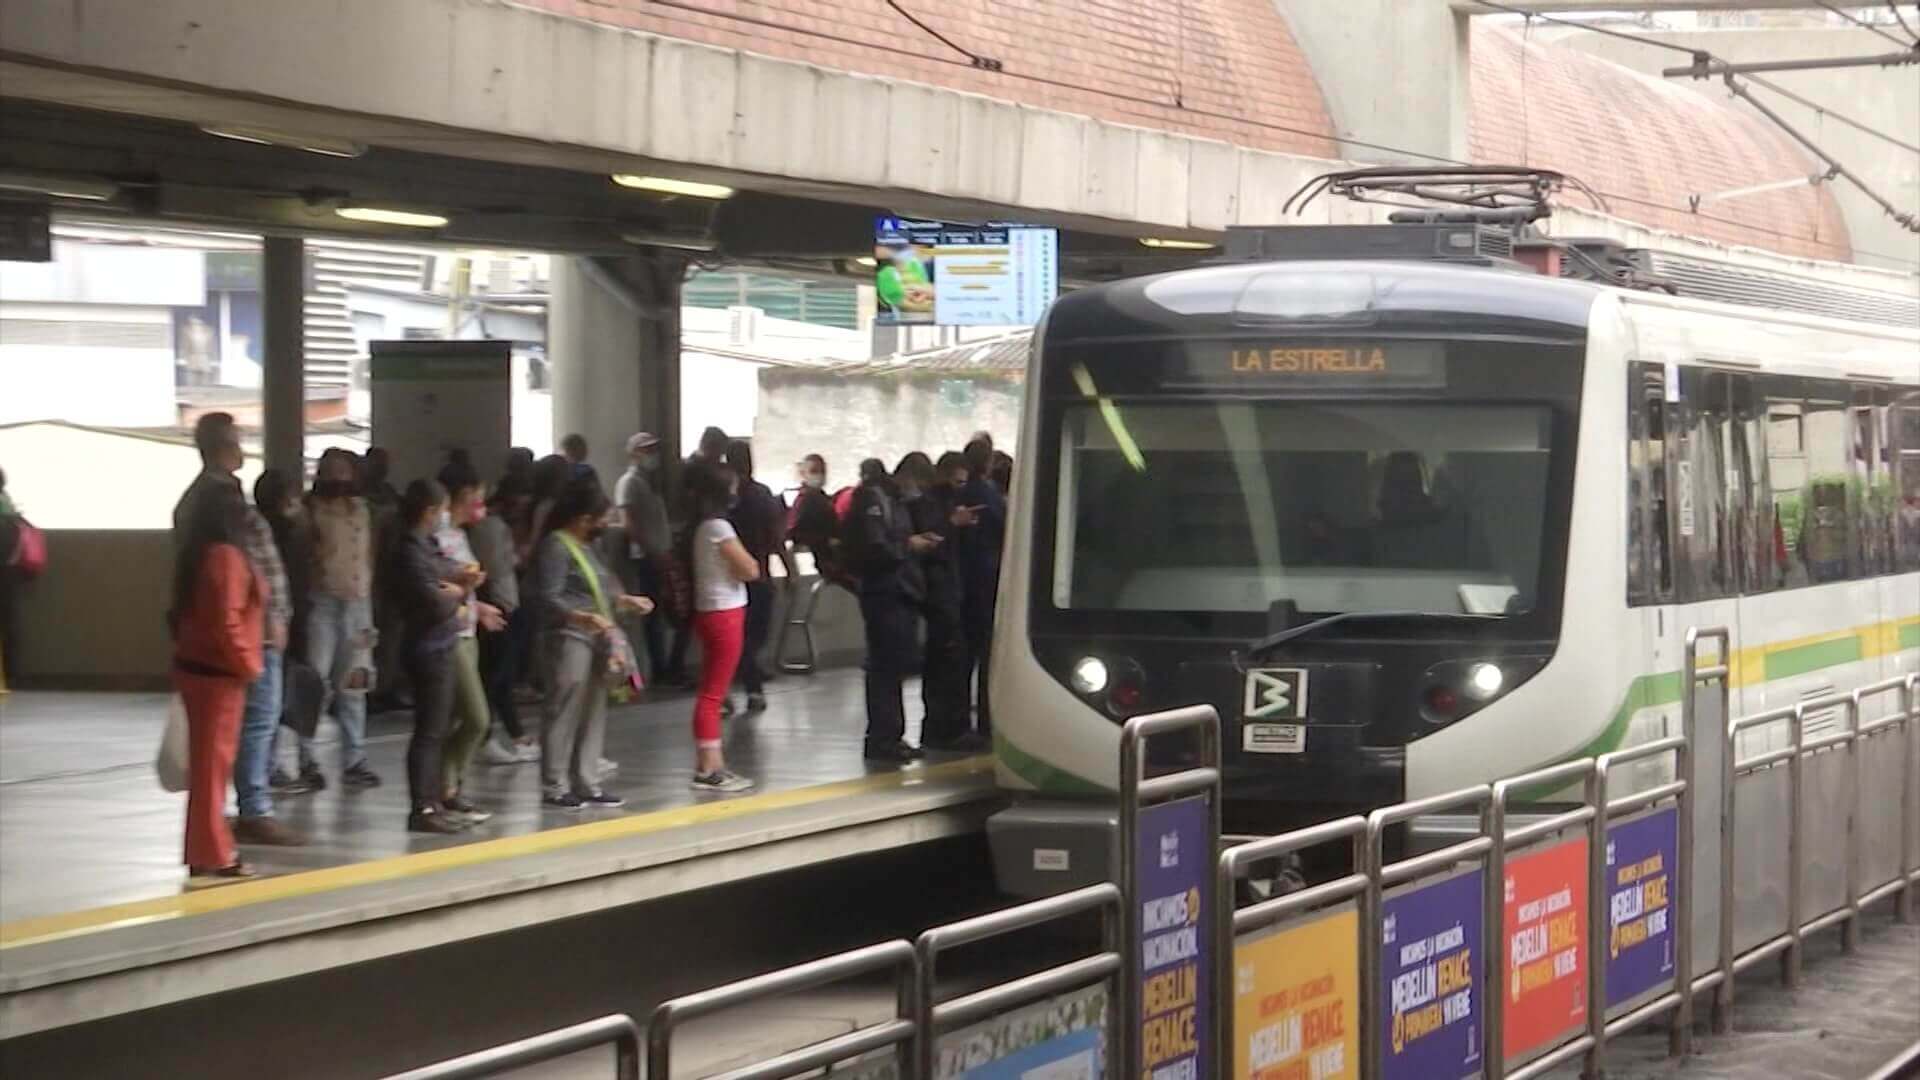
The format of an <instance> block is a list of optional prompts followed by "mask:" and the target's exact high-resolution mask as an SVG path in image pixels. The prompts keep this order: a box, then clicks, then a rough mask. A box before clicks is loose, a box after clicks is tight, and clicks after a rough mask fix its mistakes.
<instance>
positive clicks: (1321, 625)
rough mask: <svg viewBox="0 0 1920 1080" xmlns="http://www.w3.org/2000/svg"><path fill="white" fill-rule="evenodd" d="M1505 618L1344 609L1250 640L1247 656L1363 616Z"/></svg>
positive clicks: (1373, 617)
mask: <svg viewBox="0 0 1920 1080" xmlns="http://www.w3.org/2000/svg"><path fill="white" fill-rule="evenodd" d="M1503 617H1504V616H1500V615H1476V614H1470V613H1467V612H1462V611H1341V612H1336V613H1334V614H1332V615H1328V616H1325V617H1323V618H1319V619H1315V620H1313V621H1312V622H1305V623H1301V624H1300V625H1299V626H1289V627H1287V628H1286V629H1285V630H1276V631H1274V632H1273V633H1271V634H1268V635H1267V636H1266V637H1263V638H1259V639H1257V640H1255V641H1253V642H1250V643H1249V644H1248V645H1247V651H1246V655H1247V656H1249V657H1253V656H1259V655H1260V654H1261V653H1265V652H1271V651H1273V650H1274V649H1277V648H1279V647H1280V646H1282V645H1285V644H1286V643H1287V642H1289V641H1294V640H1297V639H1299V638H1303V637H1306V636H1307V635H1308V634H1315V633H1319V632H1320V631H1321V630H1325V629H1326V628H1327V627H1329V626H1335V625H1338V624H1339V623H1343V622H1352V621H1356V620H1360V619H1469V620H1472V621H1474V622H1483V621H1486V620H1489V619H1499V618H1503Z"/></svg>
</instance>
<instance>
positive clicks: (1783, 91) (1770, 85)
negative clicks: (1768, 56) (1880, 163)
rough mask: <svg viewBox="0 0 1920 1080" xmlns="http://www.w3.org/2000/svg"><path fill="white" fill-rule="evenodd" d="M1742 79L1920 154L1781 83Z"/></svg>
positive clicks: (1753, 77)
mask: <svg viewBox="0 0 1920 1080" xmlns="http://www.w3.org/2000/svg"><path fill="white" fill-rule="evenodd" d="M1741 78H1743V79H1745V80H1747V81H1748V82H1750V83H1752V84H1754V85H1755V86H1762V87H1765V88H1766V89H1768V90H1771V91H1773V92H1774V93H1776V94H1779V95H1780V96H1781V97H1783V98H1786V99H1787V100H1788V101H1791V102H1793V103H1794V104H1795V105H1799V106H1801V107H1802V108H1807V109H1812V110H1813V111H1814V112H1816V113H1818V114H1819V115H1820V116H1821V117H1822V118H1825V117H1832V118H1833V119H1834V120H1837V121H1839V122H1840V123H1842V124H1845V125H1847V126H1848V127H1850V128H1852V129H1854V130H1855V131H1858V132H1860V133H1861V134H1863V135H1871V136H1873V137H1874V138H1876V139H1879V140H1881V141H1882V142H1885V143H1889V144H1891V145H1893V146H1897V147H1899V148H1900V149H1902V150H1905V151H1907V152H1908V153H1913V154H1920V146H1915V145H1914V144H1913V143H1910V142H1907V141H1906V140H1904V139H1901V138H1898V137H1896V136H1893V135H1889V134H1887V133H1886V132H1884V131H1880V130H1878V129H1877V128H1871V127H1868V126H1867V125H1865V124H1863V123H1861V122H1860V121H1858V120H1855V119H1853V118H1852V117H1849V116H1846V115H1844V114H1842V113H1837V112H1834V111H1833V110H1831V109H1829V108H1827V107H1826V106H1825V105H1822V104H1820V103H1819V102H1816V101H1810V100H1808V99H1807V98H1804V97H1802V96H1800V95H1799V94H1796V93H1794V92H1793V91H1791V90H1789V89H1787V88H1786V87H1784V86H1781V85H1780V84H1779V83H1777V82H1774V81H1773V80H1772V79H1763V78H1761V77H1760V76H1758V75H1743V76H1741Z"/></svg>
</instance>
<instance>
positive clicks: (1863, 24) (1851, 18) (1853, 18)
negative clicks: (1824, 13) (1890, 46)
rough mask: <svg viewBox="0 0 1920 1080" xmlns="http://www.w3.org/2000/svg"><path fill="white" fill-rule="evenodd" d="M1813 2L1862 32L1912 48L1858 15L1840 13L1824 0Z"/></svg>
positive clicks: (1840, 11)
mask: <svg viewBox="0 0 1920 1080" xmlns="http://www.w3.org/2000/svg"><path fill="white" fill-rule="evenodd" d="M1813 2H1814V3H1816V4H1819V5H1820V6H1821V7H1823V8H1825V9H1827V10H1828V11H1831V12H1833V13H1834V14H1835V15H1838V16H1840V17H1841V18H1843V19H1845V20H1847V21H1848V22H1850V23H1852V24H1853V25H1855V26H1857V27H1859V28H1860V29H1862V30H1871V31H1872V32H1874V33H1876V34H1879V35H1880V36H1881V37H1883V38H1886V39H1887V40H1888V41H1891V42H1893V43H1894V44H1895V45H1898V46H1900V47H1901V48H1903V49H1911V48H1913V47H1914V43H1913V42H1911V41H1904V40H1902V39H1901V38H1900V37H1899V36H1898V35H1896V34H1892V33H1889V32H1888V31H1887V29H1886V28H1885V27H1883V26H1876V25H1875V24H1873V23H1870V22H1868V21H1867V20H1865V19H1863V18H1861V17H1860V16H1858V15H1855V14H1854V13H1852V12H1850V11H1842V10H1840V9H1839V8H1837V7H1835V6H1834V5H1832V4H1829V3H1827V2H1826V0H1813ZM1899 13H1900V12H1899V10H1898V9H1895V11H1894V14H1895V15H1898V14H1899Z"/></svg>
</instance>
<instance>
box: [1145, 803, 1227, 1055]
mask: <svg viewBox="0 0 1920 1080" xmlns="http://www.w3.org/2000/svg"><path fill="white" fill-rule="evenodd" d="M1212 824H1213V814H1212V810H1211V808H1210V807H1209V806H1208V805H1207V800H1206V799H1204V798H1193V799H1180V800H1177V801H1175V802H1168V803H1159V804H1157V805H1154V806H1148V807H1143V808H1142V809H1141V810H1140V820H1139V833H1138V844H1139V849H1138V850H1137V851H1136V852H1135V853H1134V858H1135V862H1134V867H1135V869H1134V873H1135V875H1136V881H1135V889H1134V893H1133V895H1134V896H1135V897H1136V898H1137V901H1138V903H1139V904H1140V949H1139V952H1138V954H1137V955H1138V956H1139V957H1140V1001H1139V1008H1140V1067H1141V1073H1142V1077H1141V1080H1205V1078H1206V1077H1209V1076H1211V1073H1210V1072H1209V1071H1208V1069H1209V1065H1208V1058H1209V1056H1210V1055H1209V1054H1208V1047H1207V1044H1208V1042H1209V1041H1210V1039H1209V1036H1210V1033H1211V1029H1210V1024H1211V1022H1212V1021H1211V1019H1210V1017H1211V1015H1212V1012H1211V1007H1210V1002H1209V1000H1208V999H1209V997H1210V996H1211V993H1212V979H1211V977H1210V976H1209V975H1208V972H1209V971H1211V970H1212V969H1211V968H1210V967H1209V965H1208V957H1207V952H1208V940H1207V939H1208V937H1209V936H1210V935H1209V934H1208V930H1207V928H1208V927H1210V926H1212V925H1213V924H1212V922H1211V921H1210V920H1211V918H1212V915H1211V908H1212V904H1211V903H1210V899H1209V893H1211V892H1212V888H1211V886H1212V880H1213V873H1212V871H1213V835H1212V834H1213V829H1212Z"/></svg>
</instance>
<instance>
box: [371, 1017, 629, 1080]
mask: <svg viewBox="0 0 1920 1080" xmlns="http://www.w3.org/2000/svg"><path fill="white" fill-rule="evenodd" d="M608 1043H612V1044H613V1055H614V1058H613V1062H614V1064H613V1075H614V1077H615V1078H616V1080H640V1028H639V1027H638V1025H636V1024H634V1022H633V1018H632V1017H630V1016H627V1015H625V1014H624V1013H621V1014H616V1015H613V1016H602V1017H600V1018H599V1019H598V1020H588V1021H587V1022H585V1023H583V1024H575V1025H573V1026H572V1027H563V1028H561V1029H559V1030H558V1031H549V1032H546V1033H545V1034H541V1035H535V1036H533V1037H532V1038H527V1039H521V1040H520V1041H518V1042H510V1043H507V1044H506V1045H504V1046H496V1047H493V1048H492V1049H490V1050H479V1051H475V1052H474V1053H471V1054H467V1055H465V1056H462V1057H457V1058H454V1059H452V1060H450V1061H442V1062H440V1063H439V1064H437V1065H427V1066H424V1067H422V1068H418V1069H414V1070H412V1071H411V1072H404V1073H400V1074H398V1075H395V1076H392V1077H389V1078H388V1080H476V1078H478V1077H483V1076H498V1075H499V1074H501V1073H503V1072H506V1071H507V1070H509V1069H520V1068H525V1067H526V1066H528V1065H538V1064H540V1063H541V1062H545V1061H552V1060H554V1059H555V1058H563V1057H566V1056H567V1055H568V1054H577V1053H579V1052H580V1051H582V1050H591V1049H593V1048H594V1047H596V1046H605V1045H607V1044H608ZM655 1075H665V1074H664V1073H656V1074H655Z"/></svg>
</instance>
